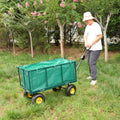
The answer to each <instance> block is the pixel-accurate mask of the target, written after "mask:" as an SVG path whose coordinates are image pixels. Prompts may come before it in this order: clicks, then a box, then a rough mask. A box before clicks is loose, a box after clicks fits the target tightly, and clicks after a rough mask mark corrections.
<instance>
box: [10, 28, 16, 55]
mask: <svg viewBox="0 0 120 120" xmlns="http://www.w3.org/2000/svg"><path fill="white" fill-rule="evenodd" d="M9 30H10V35H11V38H12V42H13V54H14V57H15V56H16V55H15V54H16V53H15V42H14V37H13V32H12V30H11V29H9Z"/></svg>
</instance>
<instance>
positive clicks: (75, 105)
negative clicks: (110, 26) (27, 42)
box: [0, 51, 120, 120]
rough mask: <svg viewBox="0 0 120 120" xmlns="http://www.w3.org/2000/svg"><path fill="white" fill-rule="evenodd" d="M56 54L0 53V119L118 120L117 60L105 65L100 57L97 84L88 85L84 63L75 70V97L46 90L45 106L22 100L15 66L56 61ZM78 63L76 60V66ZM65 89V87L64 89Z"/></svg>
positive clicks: (119, 84) (119, 80) (119, 67)
mask: <svg viewBox="0 0 120 120" xmlns="http://www.w3.org/2000/svg"><path fill="white" fill-rule="evenodd" d="M59 57H60V56H59V55H53V56H52V55H37V56H35V57H34V58H33V59H32V58H31V55H29V54H25V53H22V54H21V55H18V56H16V57H14V56H13V55H12V54H11V53H9V52H7V51H6V52H1V53H0V111H1V110H2V112H0V118H1V120H119V119H120V96H119V95H120V74H119V70H120V62H119V61H120V59H119V58H120V57H119V55H116V57H114V58H113V59H110V60H109V61H108V63H105V62H104V59H103V58H100V59H99V61H98V64H97V68H98V75H97V85H95V86H90V80H86V77H87V76H88V75H89V72H88V65H87V61H86V60H85V61H83V62H82V63H81V65H80V67H79V69H78V71H77V80H78V81H77V82H76V83H73V84H74V85H76V88H77V91H76V94H75V95H73V96H70V97H67V96H66V94H65V92H66V89H62V90H61V91H58V92H53V90H46V91H43V92H42V93H43V94H44V95H45V99H46V100H45V103H43V104H42V105H36V104H33V103H32V101H31V99H28V98H25V97H23V92H24V90H23V89H22V88H21V87H20V85H19V79H18V75H17V69H16V67H17V66H20V65H24V64H32V63H36V62H40V61H46V60H51V59H55V58H59ZM78 62H79V61H77V63H78ZM65 87H66V86H65Z"/></svg>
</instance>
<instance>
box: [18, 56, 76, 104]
mask: <svg viewBox="0 0 120 120" xmlns="http://www.w3.org/2000/svg"><path fill="white" fill-rule="evenodd" d="M17 69H18V75H19V81H20V86H21V87H22V88H23V89H24V96H27V97H28V98H32V102H33V103H37V104H41V103H42V102H44V101H45V97H44V95H43V94H42V93H40V92H41V91H45V90H48V89H53V91H58V90H60V89H61V87H62V86H63V85H68V86H67V89H66V95H67V96H70V95H74V94H75V92H76V86H75V85H73V84H71V83H73V82H76V81H77V73H76V61H72V60H70V61H69V60H67V59H63V58H59V59H54V60H49V61H44V62H39V63H35V64H29V65H23V66H19V67H17Z"/></svg>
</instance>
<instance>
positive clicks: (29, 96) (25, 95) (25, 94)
mask: <svg viewBox="0 0 120 120" xmlns="http://www.w3.org/2000/svg"><path fill="white" fill-rule="evenodd" d="M23 96H24V97H28V98H32V95H30V93H28V92H26V91H24V94H23Z"/></svg>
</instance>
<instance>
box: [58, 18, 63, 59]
mask: <svg viewBox="0 0 120 120" xmlns="http://www.w3.org/2000/svg"><path fill="white" fill-rule="evenodd" d="M57 23H58V26H59V28H60V50H61V58H64V42H63V40H64V37H63V29H64V25H65V23H64V24H63V25H62V24H61V22H60V19H59V18H58V17H57Z"/></svg>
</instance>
